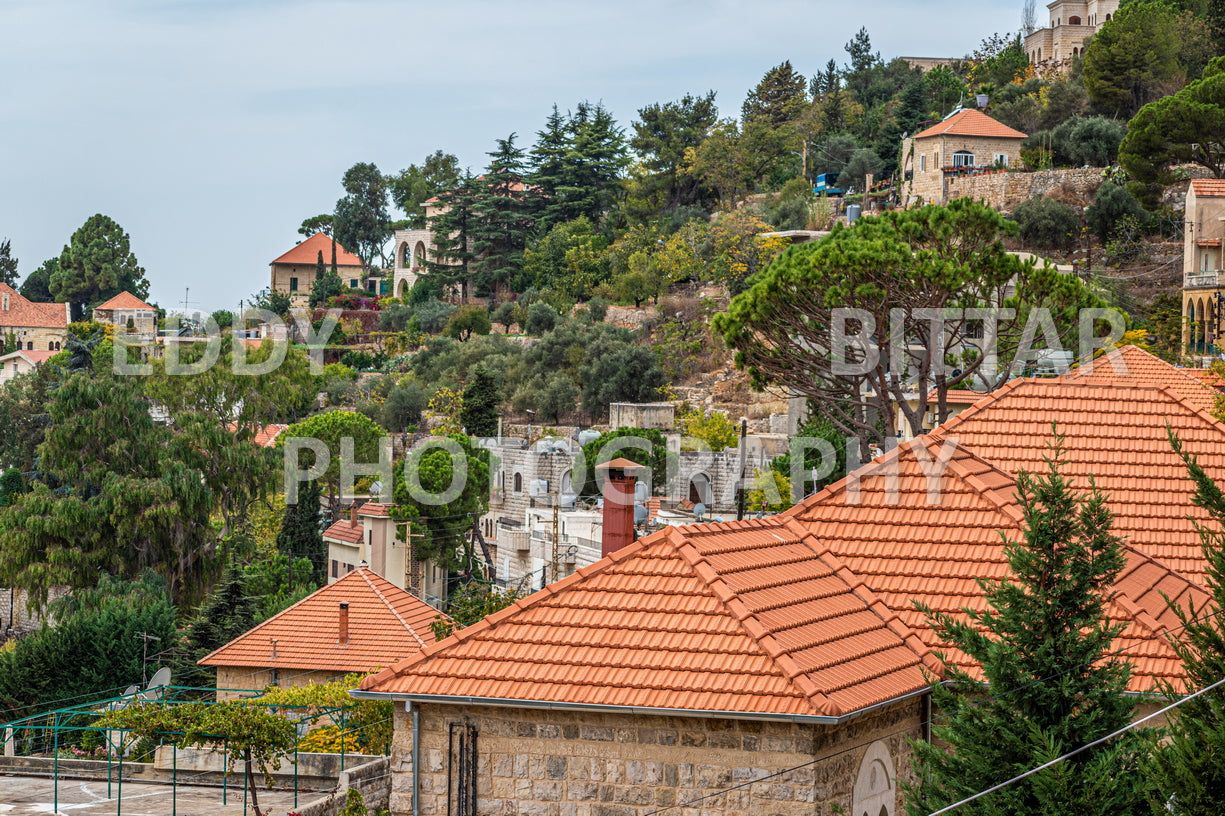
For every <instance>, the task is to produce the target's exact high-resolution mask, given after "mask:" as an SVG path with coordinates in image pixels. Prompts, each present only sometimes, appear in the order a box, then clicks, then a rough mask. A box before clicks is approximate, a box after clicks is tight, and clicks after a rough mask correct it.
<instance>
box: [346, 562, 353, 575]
mask: <svg viewBox="0 0 1225 816" xmlns="http://www.w3.org/2000/svg"><path fill="white" fill-rule="evenodd" d="M354 569H355V567H354V566H353V565H352V564H345V573H346V574H347V573H350V572H352V571H353V570H354Z"/></svg>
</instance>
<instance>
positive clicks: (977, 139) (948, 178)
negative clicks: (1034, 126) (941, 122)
mask: <svg viewBox="0 0 1225 816" xmlns="http://www.w3.org/2000/svg"><path fill="white" fill-rule="evenodd" d="M1021 141H1022V140H1021V139H993V138H986V137H982V136H957V135H938V136H928V137H927V138H924V139H915V140H914V142H913V145H914V146H913V148H912V149H913V151H914V153H913V155H912V156H910V157H909V158H908V162H909V164H910V166H911V167H912V168H913V171H914V175H913V177H912V180H911V182H910V185H909V189H907V190H906V191H905V197H906V203H907V204H908V205H909V204H913V203H916V202H917V200H918V199H922V201H923V203H924V204H946V203H948V202H949V201H951V200H952V199H954V198H958V197H959V196H960V195H963V193H958V192H957V187H958V185H959V182H961V181H964V180H969V179H972V178H982V176H969V177H967V176H953V175H951V174H950V175H946V174H945V172H944V169H943V168H945V167H951V166H952V165H953V161H954V159H953V154H954V153H957V152H961V151H968V152H969V153H972V154H973V165H974V166H975V167H990V166H992V165H993V164H995V163H996V160H997V157H998V156H1005V157H1007V158H1006V159H1005V163H1006V165H1007V166H1008V167H1010V168H1020V167H1021V166H1022V164H1023V163H1022V161H1021ZM1008 175H1012V174H1008ZM989 177H990V176H988V178H989Z"/></svg>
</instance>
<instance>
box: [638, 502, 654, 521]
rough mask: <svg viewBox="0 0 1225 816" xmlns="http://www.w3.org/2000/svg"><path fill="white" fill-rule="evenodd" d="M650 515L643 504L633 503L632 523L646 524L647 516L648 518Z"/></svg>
mask: <svg viewBox="0 0 1225 816" xmlns="http://www.w3.org/2000/svg"><path fill="white" fill-rule="evenodd" d="M650 515H651V513H650V511H648V510H647V508H646V506H645V505H642V504H635V505H634V524H636V525H637V524H646V523H647V518H648V517H649V516H650Z"/></svg>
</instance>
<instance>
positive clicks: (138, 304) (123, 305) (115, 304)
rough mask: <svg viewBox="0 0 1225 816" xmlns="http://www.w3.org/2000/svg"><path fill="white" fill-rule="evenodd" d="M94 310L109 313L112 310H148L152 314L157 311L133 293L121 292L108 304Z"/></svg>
mask: <svg viewBox="0 0 1225 816" xmlns="http://www.w3.org/2000/svg"><path fill="white" fill-rule="evenodd" d="M94 308H95V309H102V310H103V311H109V310H112V309H146V310H148V311H150V312H153V311H157V310H156V309H154V308H153V307H152V306H150V305H149V304H148V303H145V302H144V301H143V300H141V299H140V298H138V297H136V295H134V294H132V293H131V292H120V293H119V294H117V295H115V296H114V297H113V298H111V299H110V300H108V301H107V302H106V303H103V304H102V305H101V306H95V307H94Z"/></svg>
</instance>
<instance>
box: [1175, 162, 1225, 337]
mask: <svg viewBox="0 0 1225 816" xmlns="http://www.w3.org/2000/svg"><path fill="white" fill-rule="evenodd" d="M1185 219H1186V220H1185V222H1184V228H1183V260H1182V314H1183V329H1182V339H1183V345H1184V346H1185V347H1186V348H1187V350H1188V351H1189V352H1190V353H1192V354H1206V355H1213V356H1215V355H1217V354H1220V353H1221V351H1222V347H1221V345H1220V339H1221V336H1222V334H1225V325H1222V318H1223V317H1225V309H1223V308H1222V305H1223V304H1225V282H1223V281H1222V272H1221V270H1222V268H1225V264H1223V259H1225V179H1192V180H1191V186H1190V188H1189V189H1188V190H1187V206H1186V215H1185Z"/></svg>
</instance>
